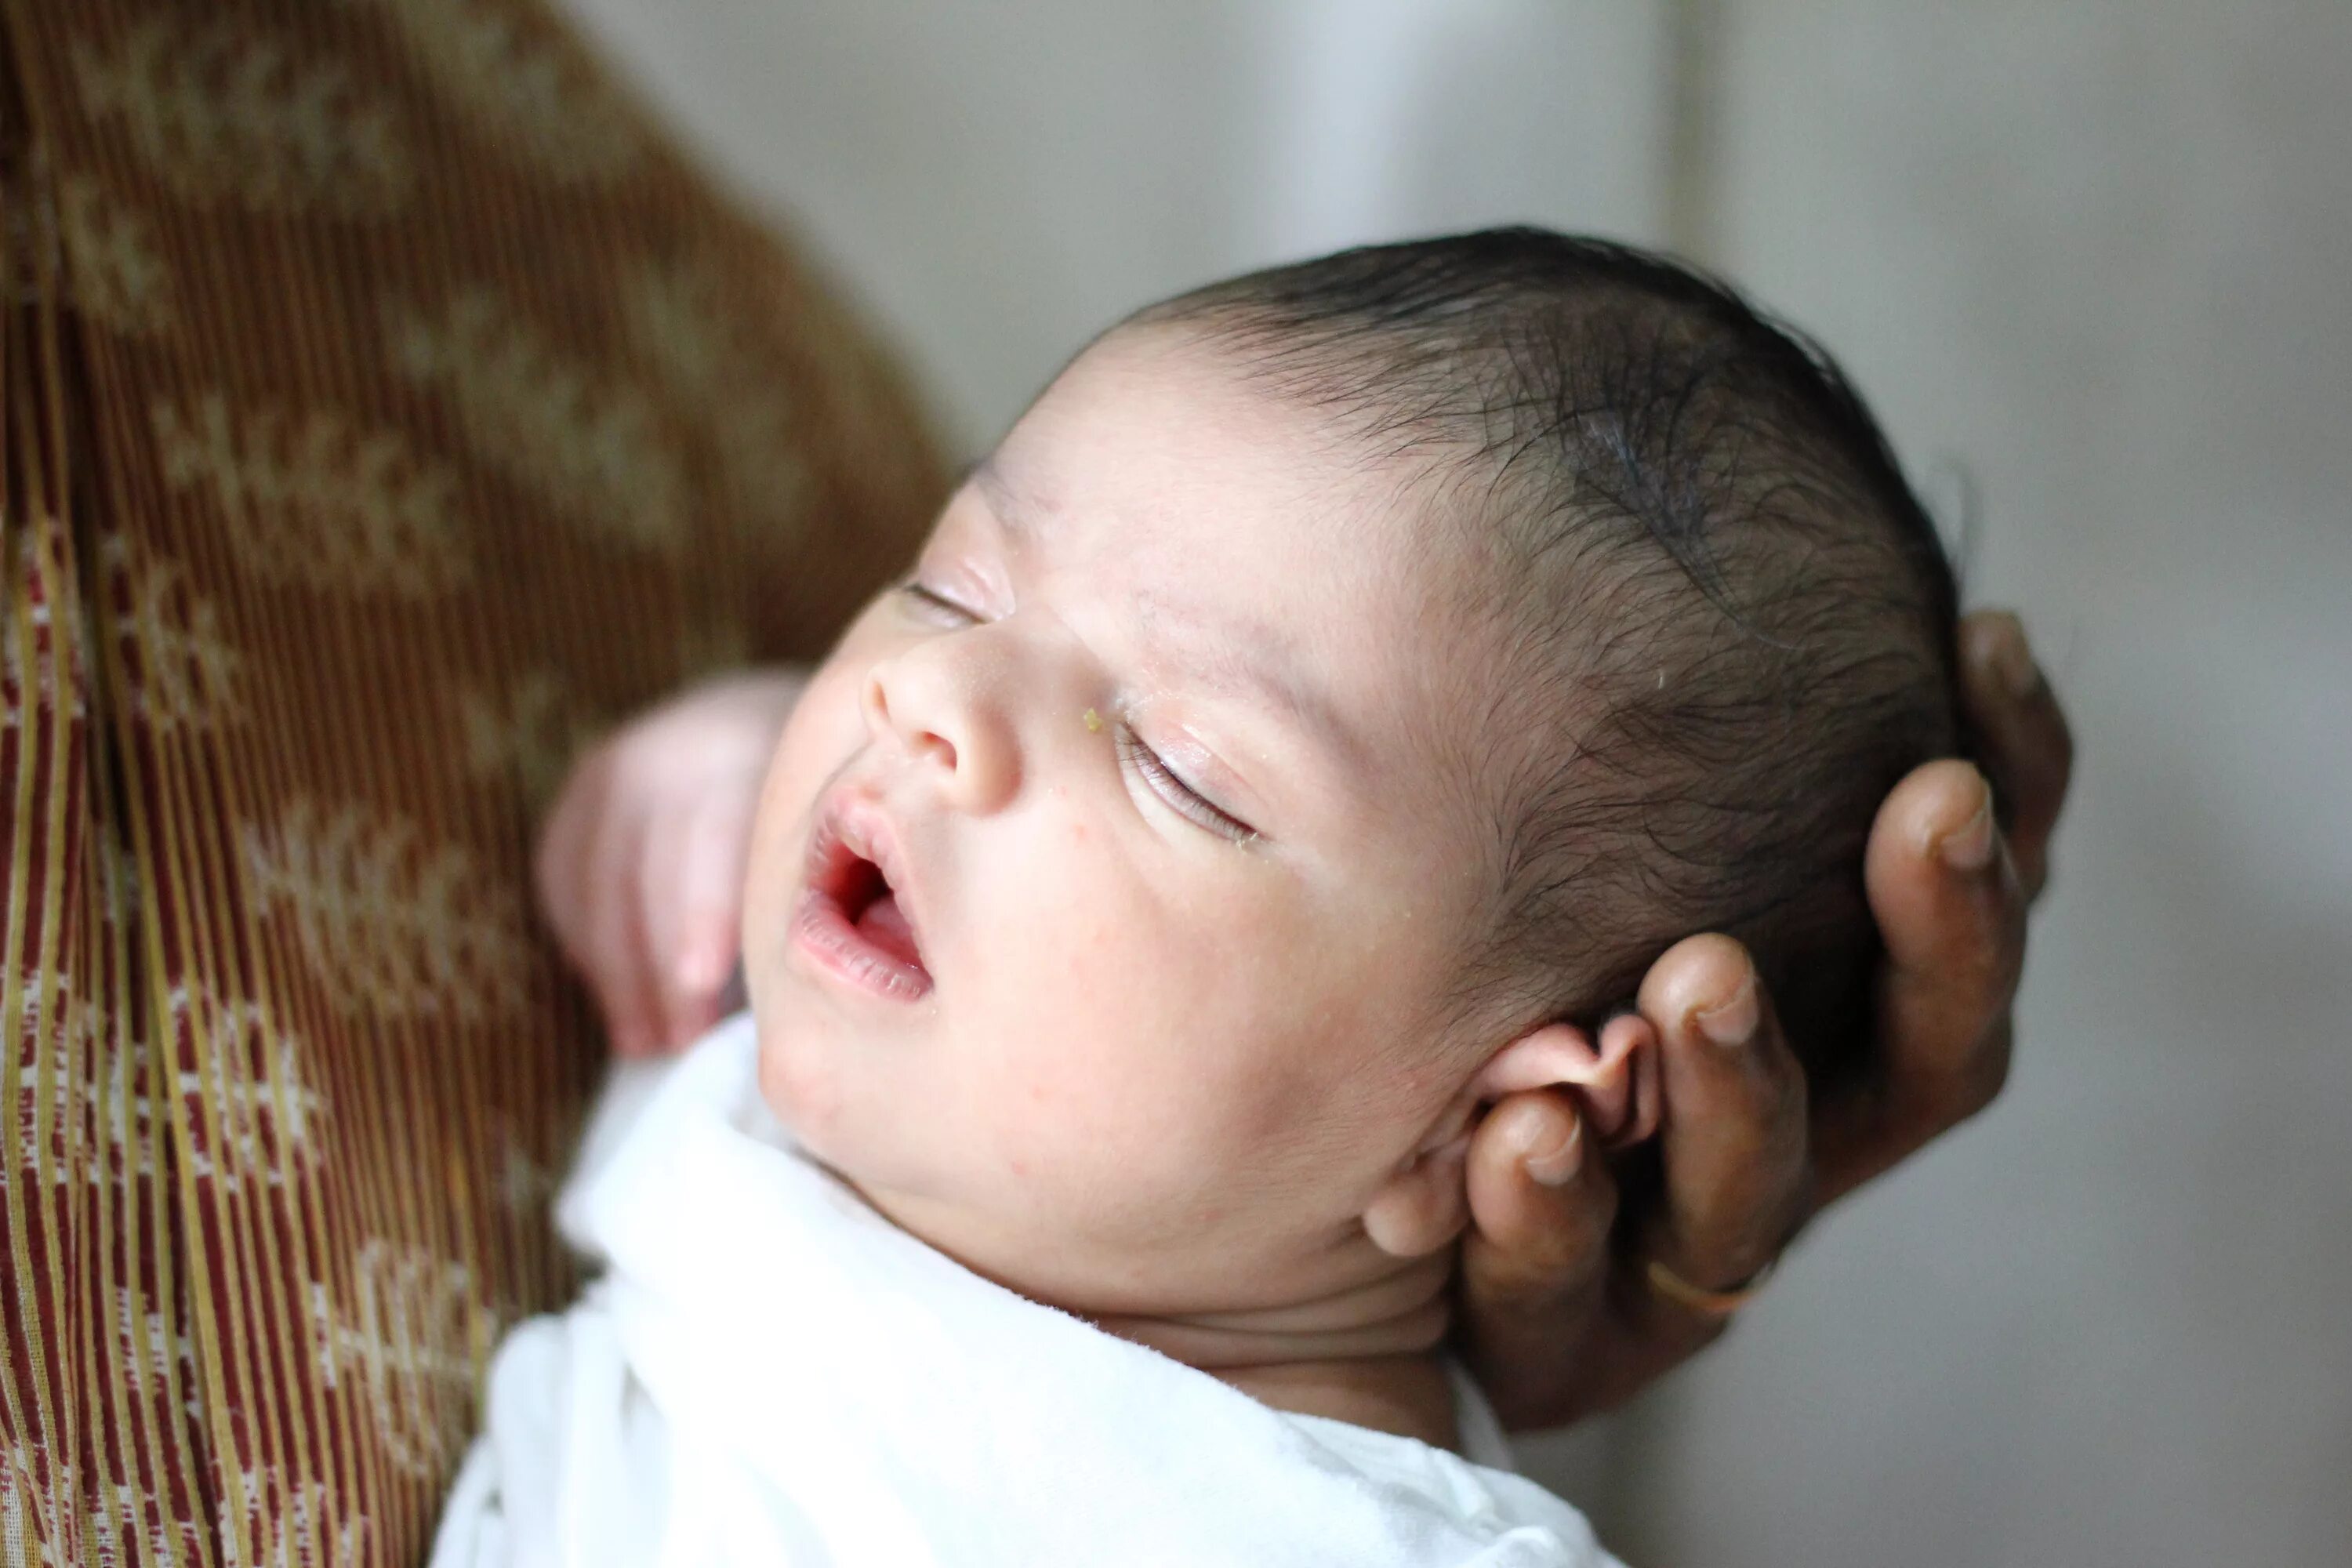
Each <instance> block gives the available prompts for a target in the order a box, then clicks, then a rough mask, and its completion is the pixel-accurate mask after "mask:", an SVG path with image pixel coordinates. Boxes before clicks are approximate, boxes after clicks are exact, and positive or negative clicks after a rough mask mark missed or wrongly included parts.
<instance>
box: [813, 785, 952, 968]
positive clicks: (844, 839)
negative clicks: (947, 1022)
mask: <svg viewBox="0 0 2352 1568" xmlns="http://www.w3.org/2000/svg"><path fill="white" fill-rule="evenodd" d="M896 858H897V847H896V846H895V845H894V844H893V843H892V841H891V839H890V837H889V835H888V831H887V828H886V827H885V826H884V825H883V824H882V822H881V821H880V819H879V818H878V816H875V815H873V814H871V813H868V812H864V811H860V810H857V809H856V808H855V807H854V806H847V805H834V806H832V807H830V808H829V809H827V810H826V811H825V812H824V814H823V815H822V816H820V817H819V818H818V821H817V826H816V831H815V832H814V834H812V835H811V836H810V838H809V858H808V885H807V889H806V890H805V891H804V892H803V894H802V896H801V907H800V911H799V915H798V918H797V919H796V920H795V921H794V934H795V936H796V937H797V938H798V940H799V942H800V944H801V946H802V948H803V950H804V951H806V952H808V953H809V954H810V956H812V957H814V959H816V960H817V961H818V963H821V964H822V965H823V966H824V967H825V968H826V969H828V970H830V971H832V972H833V973H835V974H836V975H839V976H840V977H841V978H842V979H844V980H846V981H848V982H850V983H851V984H855V985H856V986H858V987H860V988H861V989H864V990H866V991H869V992H871V993H873V994H876V995H878V996H885V997H889V998H892V999H895V1000H899V1001H912V1000H914V999H915V998H917V997H919V996H922V995H924V994H927V993H929V990H930V988H931V975H930V971H929V970H928V969H926V968H924V967H923V953H922V947H921V944H920V943H919V942H918V940H917V938H916V934H915V926H914V922H913V921H912V920H910V919H909V918H908V913H907V911H906V910H905V909H904V908H903V907H902V906H901V905H900V903H899V898H898V881H897V879H895V878H894V875H893V867H894V864H895V861H896Z"/></svg>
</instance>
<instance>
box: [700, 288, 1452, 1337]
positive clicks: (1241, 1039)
mask: <svg viewBox="0 0 2352 1568" xmlns="http://www.w3.org/2000/svg"><path fill="white" fill-rule="evenodd" d="M1408 510H1409V509H1408V508H1406V507H1404V506H1402V505H1401V504H1399V503H1398V502H1397V500H1396V499H1395V481H1394V479H1393V478H1392V477H1391V476H1389V475H1386V474H1384V473H1382V472H1381V471H1380V470H1378V469H1377V468H1375V467H1374V466H1372V465H1370V464H1368V463H1365V462H1362V461H1361V460H1360V459H1358V458H1356V457H1355V456H1354V454H1352V453H1351V452H1350V451H1349V450H1348V449H1347V448H1346V447H1344V446H1342V445H1341V444H1340V443H1339V442H1337V441H1335V440H1334V439H1332V438H1331V437H1329V436H1328V433H1327V432H1326V431H1325V430H1324V428H1323V427H1322V426H1321V425H1320V424H1319V423H1318V420H1317V418H1316V417H1315V416H1313V415H1312V414H1309V413H1306V412H1302V411H1298V410H1295V409H1293V408H1290V407H1288V406H1286V405H1283V404H1282V403H1280V402H1278V401H1276V400H1274V399H1272V398H1270V397H1268V396H1267V395H1265V394H1264V393H1262V392H1259V391H1256V390H1255V389H1252V388H1250V387H1249V386H1247V385H1246V384H1244V383H1243V382H1242V381H1240V380H1239V379H1238V378H1237V377H1236V376H1235V374H1234V372H1233V371H1232V370H1231V369H1230V368H1229V367H1228V366H1227V365H1226V364H1224V363H1223V362H1221V361H1220V360H1219V359H1218V358H1217V357H1216V356H1215V355H1214V354H1213V353H1210V352H1208V351H1206V350H1203V349H1202V348H1200V347H1198V346H1196V345H1193V344H1192V343H1190V342H1187V341H1186V340H1183V339H1181V338H1179V337H1176V336H1174V335H1172V334H1170V333H1167V332H1151V333H1146V332H1136V331H1126V332H1121V333H1119V334H1117V335H1115V336H1114V337H1112V338H1111V339H1109V340H1108V341H1106V342H1104V343H1102V344H1099V345H1097V347H1096V348H1094V349H1092V350H1090V351H1089V352H1088V353H1086V354H1085V355H1084V356H1083V357H1081V358H1080V359H1079V360H1078V361H1077V362H1076V363H1075V364H1074V365H1073V366H1072V367H1071V368H1070V369H1069V370H1068V371H1066V373H1065V374H1063V375H1062V377H1061V378H1060V379H1059V380H1058V381H1057V382H1056V383H1055V385H1054V386H1053V387H1052V388H1051V389H1049V390H1048V391H1047V392H1046V394H1045V395H1044V397H1042V398H1041V399H1040V400H1039V401H1038V403H1037V404H1036V405H1035V406H1034V407H1033V408H1032V409H1031V410H1030V411H1029V412H1028V414H1027V415H1026V416H1024V418H1023V419H1022V420H1021V422H1020V424H1019V425H1018V426H1016V427H1015V428H1014V429H1013V431H1012V433H1011V434H1010V435H1009V436H1008V437H1006V438H1005V440H1004V442H1003V446H1002V447H1000V448H999V449H998V451H997V452H996V454H995V455H994V457H993V458H992V459H991V460H990V461H989V462H988V463H987V464H985V465H983V466H982V468H980V469H979V470H977V471H976V472H975V473H974V475H973V477H972V478H971V480H970V481H969V482H968V483H967V484H965V485H964V487H963V488H962V489H961V491H960V492H959V493H958V494H957V495H956V497H955V498H954V499H953V500H952V501H951V502H950V504H949V506H948V508H947V510H946V512H945V513H944V515H943V516H942V517H941V519H940V523H939V526H938V528H937V530H936V531H935V532H934V534H933V535H932V537H931V539H930V541H929V544H928V545H927V547H926V548H925V550H924V552H923V554H922V558H921V562H920V564H919V567H918V569H917V571H916V572H915V574H914V576H913V578H912V580H911V582H910V584H908V586H907V587H905V588H903V589H899V590H894V591H892V592H889V593H887V594H885V595H883V596H882V597H881V598H879V599H877V601H875V603H874V604H873V605H870V606H868V607H867V609H866V612H865V614H864V615H863V616H861V617H860V618H859V619H858V621H857V622H856V625H855V626H852V627H851V628H850V630H849V631H848V633H847V634H846V635H845V638H844V640H843V641H842V643H841V646H840V647H838V648H837V649H836V650H835V653H834V654H833V656H832V657H831V658H829V659H828V660H827V661H826V662H825V664H824V668H822V669H821V670H820V671H819V672H818V673H817V675H816V677H815V679H814V682H813V684H812V685H811V686H810V688H809V690H808V694H807V696H806V698H805V699H804V700H803V703H802V705H801V707H800V708H799V710H797V711H796V712H795V714H794V715H793V721H792V723H791V725H790V727H789V729H788V730H787V731H786V733H785V735H784V737H783V740H782V743H781V745H780V747H779V750H778V752H777V755H776V758H775V762H774V764H773V766H772V771H771V773H770V775H769V779H768V783H767V785H766V790H765V795H764V796H763V799H762V802H761V812H760V818H759V822H758V825H757V827H756V830H755V836H754V842H753V856H752V860H751V874H750V879H749V885H748V888H747V892H746V928H745V952H746V967H747V973H748V977H749V981H750V988H751V1001H752V1004H753V1006H754V1008H755V1009H756V1011H757V1014H758V1019H759V1029H760V1040H761V1084H762V1088H763V1090H764V1092H765V1093H766V1095H767V1097H768V1099H769V1100H770V1102H771V1103H772V1105H773V1106H774V1107H775V1109H776V1110H777V1111H778V1112H779V1113H780V1114H781V1115H782V1117H783V1118H784V1120H785V1121H787V1122H788V1124H790V1125H791V1126H792V1127H793V1130H794V1131H795V1132H796V1133H797V1134H798V1135H799V1136H800V1137H801V1138H802V1139H803V1141H804V1142H805V1143H806V1144H807V1146H808V1147H809V1148H810V1150H811V1151H812V1152H814V1154H816V1155H817V1156H818V1157H819V1158H820V1159H822V1160H824V1162H825V1163H828V1164H830V1165H832V1166H833V1167H834V1168H835V1169H836V1170H837V1171H839V1172H840V1173H843V1174H844V1175H845V1176H846V1177H848V1178H849V1179H850V1180H851V1181H853V1182H854V1183H855V1184H856V1185H857V1186H858V1187H859V1189H860V1190H861V1191H862V1192H864V1193H865V1194H866V1196H867V1197H868V1198H869V1199H870V1200H871V1201H872V1202H874V1203H875V1204H876V1205H877V1207H879V1208H880V1209H882V1210H883V1212H885V1213H886V1214H887V1215H890V1217H891V1218H893V1219H894V1220H896V1221H898V1223H899V1224H901V1225H902V1226H906V1227H907V1228H908V1229H909V1230H911V1231H913V1232H915V1233H916V1234H918V1235H919V1236H921V1237H925V1238H926V1239H928V1240H929V1241H931V1242H932V1243H933V1244H934V1245H937V1246H939V1247H942V1248H943V1249H945V1250H947V1251H948V1252H950V1254H952V1255H954V1256H956V1257H958V1258H961V1259H962V1260H963V1261H964V1262H966V1263H967V1264H969V1265H970V1266H971V1267H973V1268H977V1269H979V1270H980V1271H982V1273H985V1274H989V1275H991V1276H992V1277H995V1278H997V1279H1002V1280H1003V1281H1005V1282H1007V1283H1010V1284H1013V1285H1014V1286H1016V1287H1017V1288H1019V1289H1023V1290H1024V1291H1026V1292H1028V1293H1030V1294H1033V1295H1036V1296H1039V1297H1042V1298H1044V1299H1045V1300H1052V1301H1055V1302H1056V1303H1057V1304H1060V1305H1063V1306H1066V1307H1069V1308H1071V1309H1073V1310H1080V1311H1087V1312H1098V1313H1118V1312H1155V1311H1156V1312H1170V1311H1182V1310H1202V1311H1206V1310H1231V1309H1234V1308H1245V1307H1248V1306H1252V1305H1258V1304H1266V1303H1273V1302H1277V1301H1282V1302H1287V1301H1295V1300H1300V1299H1302V1297H1301V1292H1302V1291H1307V1292H1310V1293H1312V1292H1317V1291H1323V1290H1327V1289H1328V1290H1339V1289H1346V1288H1348V1287H1349V1285H1350V1284H1358V1283H1361V1282H1362V1281H1363V1280H1364V1279H1367V1278H1370V1277H1371V1275H1372V1274H1373V1273H1375V1272H1376V1271H1377V1269H1378V1268H1379V1267H1380V1265H1379V1262H1378V1259H1377V1258H1376V1257H1375V1256H1373V1254H1372V1251H1371V1249H1370V1248H1369V1247H1367V1246H1366V1245H1365V1243H1364V1241H1363V1235H1362V1228H1361V1226H1360V1223H1359V1218H1360V1215H1362V1213H1363V1212H1364V1208H1365V1205H1366V1203H1367V1201H1368V1200H1369V1199H1370V1196H1371V1195H1372V1194H1374V1192H1375V1191H1376V1190H1377V1189H1378V1188H1379V1187H1380V1186H1381V1184H1382V1183H1383V1181H1384V1179H1386V1178H1388V1177H1389V1176H1390V1175H1391V1173H1393V1172H1394V1171H1396V1169H1397V1168H1398V1167H1399V1166H1400V1164H1401V1163H1404V1162H1408V1161H1410V1160H1411V1159H1412V1156H1413V1154H1414V1152H1415V1150H1416V1149H1417V1148H1418V1147H1419V1146H1420V1145H1421V1144H1422V1143H1423V1142H1424V1141H1426V1140H1427V1139H1429V1138H1430V1137H1431V1136H1432V1129H1433V1127H1434V1126H1437V1125H1438V1124H1439V1123H1440V1122H1441V1121H1443V1120H1444V1118H1445V1117H1446V1115H1447V1114H1448V1110H1449V1106H1451V1105H1452V1104H1453V1103H1454V1101H1455V1100H1456V1097H1457V1096H1458V1094H1459V1092H1460V1091H1461V1089H1462V1088H1463V1084H1464V1081H1465V1079H1466V1077H1467V1076H1468V1074H1469V1072H1470V1071H1471V1070H1472V1068H1474V1067H1475V1065H1476V1063H1475V1053H1465V1051H1464V1050H1462V1049H1461V1048H1460V1047H1459V1042H1458V1041H1454V1042H1449V1040H1448V1039H1447V1038H1445V1037H1444V1031H1445V1027H1446V1026H1445V1015H1444V1002H1445V1000H1446V997H1447V994H1448V990H1449V987H1450V986H1451V984H1452V983H1453V981H1454V976H1455V973H1456V966H1457V964H1458V963H1459V960H1460V958H1461V955H1462V952H1463V945H1464V942H1465V937H1466V936H1467V934H1468V933H1469V931H1471V929H1472V922H1473V921H1475V919H1476V918H1477V917H1478V913H1479V910H1480V909H1481V908H1482V892H1481V890H1482V889H1483V888H1484V887H1485V886H1486V878H1487V874H1488V873H1487V868H1486V864H1485V862H1484V861H1483V860H1482V858H1481V855H1482V847H1481V839H1482V836H1481V835H1480V834H1479V833H1478V832H1477V831H1476V825H1477V823H1478V822H1479V821H1480V820H1481V816H1480V812H1479V811H1478V809H1477V803H1475V802H1472V801H1469V800H1465V799H1464V798H1463V796H1464V795H1465V793H1466V792H1465V791H1464V790H1463V789H1461V788H1460V787H1458V786H1454V787H1448V786H1447V785H1446V784H1445V783H1444V780H1445V779H1446V777H1447V776H1448V774H1447V773H1446V770H1445V765H1444V764H1445V760H1446V759H1447V758H1448V757H1449V756H1451V755H1454V754H1455V752H1454V751H1452V750H1450V748H1458V747H1459V746H1461V745H1463V744H1466V743H1467V741H1466V737H1467V736H1468V735H1469V734H1470V733H1471V731H1470V729H1469V721H1468V719H1467V718H1466V717H1465V708H1467V707H1470V706H1472V705H1473V704H1471V703H1465V700H1464V699H1465V692H1466V693H1467V694H1468V695H1470V696H1471V697H1473V698H1474V699H1475V695H1476V686H1475V682H1471V683H1469V684H1467V685H1466V686H1465V684H1464V683H1463V682H1462V680H1461V679H1460V677H1461V674H1462V670H1463V667H1464V665H1465V660H1466V659H1468V658H1469V657H1470V656H1469V655H1468V654H1467V653H1466V652H1465V649H1464V648H1463V647H1461V646H1460V634H1459V633H1458V631H1449V629H1448V627H1449V626H1451V625H1453V624H1454V620H1455V619H1456V617H1451V616H1448V615H1447V613H1446V612H1447V605H1446V603H1445V600H1444V595H1443V593H1442V592H1441V591H1440V590H1439V589H1437V588H1436V587H1434V586H1433V584H1432V583H1431V582H1430V581H1429V579H1430V578H1431V577H1432V576H1433V575H1443V574H1433V573H1432V572H1431V571H1429V570H1427V569H1425V568H1417V567H1415V566H1414V565H1412V562H1413V560H1414V559H1415V557H1414V555H1413V553H1412V551H1411V550H1410V549H1409V547H1408V545H1407V531H1408V529H1409V528H1410V526H1411V525H1410V524H1409V523H1408V522H1406V521H1402V515H1403V514H1404V513H1406V512H1407V511H1408ZM1441 670H1442V671H1444V672H1445V673H1446V674H1447V675H1448V676H1449V677H1450V679H1439V672H1440V671H1441ZM1486 820H1489V821H1491V814H1488V815H1487V817H1486ZM1486 837H1491V834H1489V835H1486ZM885 879H887V884H886V880H885Z"/></svg>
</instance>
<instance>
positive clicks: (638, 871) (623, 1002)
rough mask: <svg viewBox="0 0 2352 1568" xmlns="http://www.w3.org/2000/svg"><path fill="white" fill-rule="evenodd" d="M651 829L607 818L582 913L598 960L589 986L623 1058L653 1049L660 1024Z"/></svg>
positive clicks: (616, 1050)
mask: <svg viewBox="0 0 2352 1568" xmlns="http://www.w3.org/2000/svg"><path fill="white" fill-rule="evenodd" d="M645 839H646V826H645V825H644V824H643V823H642V822H641V821H640V820H639V819H638V818H637V817H635V816H622V817H618V818H615V817H614V816H607V817H606V819H605V821H604V824H603V826H601V828H600V829H599V832H598V835H597V844H596V850H595V854H594V857H593V865H594V869H593V871H592V872H591V873H590V877H589V881H588V885H587V887H586V889H584V896H583V902H584V905H585V908H584V910H583V918H584V920H585V921H586V924H587V928H588V931H589V936H588V946H589V948H590V951H591V952H592V953H593V962H592V963H591V964H590V965H589V966H588V969H589V974H588V978H589V984H590V986H591V987H592V988H593V990H594V991H595V993H596V997H597V1001H598V1003H599V1004H600V1005H602V1006H603V1008H604V1027H605V1033H606V1035H607V1036H608V1037H610V1039H611V1041H612V1046H613V1050H614V1053H615V1054H616V1055H619V1056H623V1057H637V1056H644V1055H646V1053H648V1052H650V1051H651V1050H653V1049H654V1047H655V1044H656V1037H657V1034H658V1024H657V1019H656V1013H655V1007H654V994H653V988H652V985H651V981H652V978H653V975H652V969H651V966H650V965H649V964H648V963H647V962H646V937H645V915H644V909H645V887H644V884H643V880H642V879H643V874H644V866H643V859H642V851H641V846H642V845H643V844H644V842H645Z"/></svg>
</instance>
